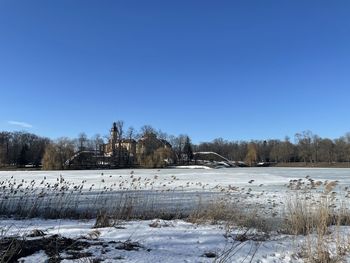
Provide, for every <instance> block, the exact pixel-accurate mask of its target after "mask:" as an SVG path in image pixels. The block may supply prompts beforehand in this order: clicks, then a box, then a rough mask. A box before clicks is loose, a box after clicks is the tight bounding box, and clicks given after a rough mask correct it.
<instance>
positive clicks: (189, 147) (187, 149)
mask: <svg viewBox="0 0 350 263" xmlns="http://www.w3.org/2000/svg"><path fill="white" fill-rule="evenodd" d="M183 153H184V154H185V156H186V161H187V164H189V163H190V161H191V160H192V159H193V150H192V143H191V139H190V138H189V137H188V136H186V140H185V144H184V148H183Z"/></svg>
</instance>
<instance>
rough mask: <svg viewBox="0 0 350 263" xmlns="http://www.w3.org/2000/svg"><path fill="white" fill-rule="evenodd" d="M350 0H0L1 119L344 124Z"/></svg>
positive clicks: (84, 125)
mask: <svg viewBox="0 0 350 263" xmlns="http://www.w3.org/2000/svg"><path fill="white" fill-rule="evenodd" d="M349 13H350V2H349V1H347V0H344V1H341V0H339V1H322V0H314V1H312V0H310V1H305V0H300V1H297V0H290V1H286V0H275V1H270V0H266V1H261V0H256V1H253V0H242V1H202V0H201V1H199V0H198V1H189V0H186V1H181V0H180V1H163V0H160V1H152V0H148V1H143V0H142V1H141V0H140V1H132V0H131V1H117V0H115V1H107V0H105V1H97V0H95V1H89V0H81V1H79V0H76V1H71V0H59V1H58V0H56V1H47V0H42V1H36V0H33V1H17V0H0V91H1V95H0V130H18V129H25V130H28V131H30V132H33V133H37V134H40V135H45V136H48V137H51V138H57V137H60V136H63V135H65V136H70V137H75V136H77V135H78V133H80V132H82V131H85V132H86V133H87V134H88V135H89V136H91V135H93V134H95V133H101V134H102V135H103V134H106V133H107V132H108V129H109V128H110V126H111V123H112V122H113V121H115V120H124V121H125V124H126V126H129V125H132V126H134V127H135V128H139V127H140V126H142V125H143V124H150V125H152V126H154V127H155V128H160V129H162V130H164V131H166V132H168V133H170V134H179V133H187V134H188V135H190V136H191V137H192V139H193V141H194V142H200V141H208V140H212V139H214V138H216V137H223V138H225V139H229V140H240V139H247V140H249V139H268V138H281V139H282V138H284V136H285V135H289V136H291V137H293V136H294V134H295V133H296V132H299V131H303V130H312V131H313V132H315V133H317V134H319V135H320V136H322V137H330V138H335V137H339V136H341V135H343V134H344V133H346V132H348V131H350V122H349V117H350V107H349V102H350V15H349Z"/></svg>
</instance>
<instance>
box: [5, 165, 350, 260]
mask: <svg viewBox="0 0 350 263" xmlns="http://www.w3.org/2000/svg"><path fill="white" fill-rule="evenodd" d="M348 186H350V169H316V168H313V169H310V168H309V169H306V168H305V169H304V168H232V169H162V170H148V169H147V170H146V169H140V170H138V169H137V170H104V171H102V170H91V171H52V172H51V171H50V172H47V171H36V172H23V171H18V172H13V171H11V172H5V171H2V172H0V189H1V192H0V201H1V202H0V212H1V216H2V218H3V219H2V220H1V221H0V237H1V238H2V242H0V245H1V244H3V246H5V245H4V244H7V243H6V242H5V241H9V240H7V239H6V238H9V237H11V236H12V237H13V236H24V237H25V240H26V242H27V241H28V242H29V241H30V240H32V239H34V240H39V239H40V240H42V239H47V240H50V242H55V243H62V244H66V243H65V242H67V244H68V243H69V242H70V240H69V239H72V240H73V241H74V242H73V244H77V242H78V243H79V244H80V243H81V246H80V247H79V248H75V249H77V251H79V253H78V252H74V251H73V252H74V253H73V252H72V251H70V250H69V249H68V250H67V249H63V250H62V251H61V250H60V251H58V252H59V253H58V254H57V253H56V254H55V255H56V256H57V255H59V258H60V259H61V260H62V262H74V260H73V259H74V258H75V260H80V261H75V262H92V261H88V260H90V259H92V258H93V259H95V260H100V261H103V262H306V257H305V255H303V253H304V252H303V251H304V250H305V248H306V247H309V250H312V249H313V248H310V244H314V246H316V245H315V244H316V243H317V244H318V243H321V242H319V241H320V238H319V237H317V235H316V236H315V235H314V234H313V233H311V234H309V235H305V236H303V235H300V234H293V235H292V234H291V233H281V231H280V229H278V227H277V224H275V223H274V222H277V221H278V220H280V221H281V222H282V220H281V218H282V215H283V213H285V210H286V206H287V205H286V204H287V203H288V200H290V199H291V197H293V196H295V197H298V198H299V197H300V198H299V199H300V200H302V198H301V197H303V196H304V194H305V192H307V196H306V197H307V198H306V199H305V200H308V199H311V201H307V202H310V204H312V203H311V202H313V198H314V199H315V201H314V202H315V207H318V206H321V205H318V204H317V203H316V202H318V199H319V196H322V198H323V199H324V198H326V199H327V202H329V203H327V207H331V206H332V207H331V209H334V208H333V206H334V207H336V206H337V205H338V204H340V203H341V205H342V208H346V209H348V206H347V205H348V203H349V202H348V199H347V195H348V194H349V192H348V191H349V189H348V188H347V187H348ZM305 189H307V191H306V190H305ZM299 199H296V200H299ZM222 200H225V202H227V200H229V202H230V204H233V205H234V207H235V209H236V210H234V213H241V214H248V215H249V214H250V211H254V213H255V214H254V215H253V214H251V215H252V216H253V217H255V216H260V215H263V218H264V219H266V220H267V223H266V222H265V223H264V224H265V228H268V229H269V230H268V231H267V230H266V231H265V230H264V229H259V226H257V228H255V225H254V222H253V223H250V224H245V225H242V224H235V222H227V221H225V220H211V221H210V220H209V221H210V222H205V221H196V220H188V218H187V216H189V215H191V213H193V212H197V210H196V209H198V207H200V206H201V207H204V208H206V206H208V207H210V205H211V207H210V209H212V210H216V208H218V209H217V210H220V209H221V208H220V209H219V207H220V206H221V204H222ZM308 204H309V203H308ZM322 205H323V204H322ZM26 207H27V208H26ZM28 208H29V209H28ZM201 209H202V210H205V209H203V208H201ZM19 210H22V213H18V211H19ZM101 210H108V211H105V212H107V213H108V212H109V211H112V210H113V211H114V213H119V212H120V211H122V210H123V213H126V212H127V213H128V216H130V219H129V220H124V218H117V220H116V221H114V224H113V225H112V226H109V227H104V228H102V227H98V228H94V224H95V221H96V220H95V219H94V218H96V215H98V213H99V212H100V211H101ZM57 211H59V212H62V211H64V213H62V214H60V213H58V212H57ZM205 211H206V210H205ZM310 211H311V210H310ZM329 211H330V210H329ZM332 211H333V210H332ZM344 211H345V210H344ZM346 211H348V210H346ZM201 212H202V211H201ZM226 212H227V211H226V210H225V211H224V213H226ZM167 213H168V214H167ZM221 213H222V211H221ZM11 215H13V216H15V217H16V218H14V219H12V218H8V216H11ZM43 215H45V216H44V217H48V218H55V215H60V216H59V217H60V218H59V219H50V220H44V219H38V218H35V217H41V216H43ZM82 215H86V218H87V219H85V220H81V219H79V220H77V219H74V220H73V219H68V217H75V218H83V216H82ZM170 215H171V216H170ZM349 215H350V213H349ZM176 216H179V217H178V219H177V218H176ZM196 216H197V217H200V213H198V214H196ZM18 217H20V218H18ZM31 217H34V218H32V219H31ZM158 217H162V218H168V217H169V218H168V219H169V220H162V219H157V218H158ZM89 218H90V219H89ZM349 218H350V216H349ZM115 219H116V218H115ZM141 219H143V220H141ZM145 219H147V220H145ZM253 219H255V218H253ZM249 220H250V219H249ZM344 222H345V221H344ZM331 224H333V223H331ZM33 230H41V231H42V232H41V231H39V232H38V231H37V233H39V235H38V236H36V237H29V236H28V234H30V233H33ZM333 230H334V231H333ZM289 232H291V231H289ZM328 232H329V234H328ZM348 232H349V227H348V223H342V226H340V225H338V226H334V224H333V226H330V228H329V229H328V230H327V235H326V234H323V235H322V242H326V241H327V244H329V245H327V253H329V255H328V254H327V256H329V258H332V259H333V258H335V256H332V255H333V254H334V253H335V251H338V250H340V248H341V250H342V255H343V256H342V257H341V261H327V262H342V261H346V259H347V254H348V250H350V240H349V239H348V238H347V236H348V234H347V233H348ZM340 233H341V234H340ZM344 233H345V234H344ZM334 236H337V238H335V237H334ZM339 236H341V242H340V241H339V240H340V239H339ZM64 238H66V239H64ZM10 240H11V239H10ZM52 240H54V241H52ZM4 242H5V243H4ZM11 242H12V241H11ZM50 242H47V243H50ZM10 244H12V243H10ZM337 244H338V245H337ZM339 244H341V246H339ZM26 245H28V244H27V243H26ZM21 246H24V244H21ZM0 248H1V247H0ZM30 248H31V249H28V251H30V253H28V254H26V255H22V256H23V257H24V258H23V259H24V260H25V261H24V262H45V260H47V259H48V258H52V257H53V254H52V251H51V250H50V249H52V248H50V247H49V248H41V249H38V248H37V249H35V247H34V248H33V247H30ZM73 250H74V249H73ZM23 251H26V250H23ZM312 251H313V250H312ZM56 252H57V251H56ZM1 253H2V254H1ZM322 255H323V254H322ZM2 257H4V255H3V251H1V249H0V259H1V258H2ZM79 258H80V259H79ZM84 258H85V260H86V261H83V260H84ZM0 261H1V260H0ZM309 261H310V260H309ZM96 262H98V261H96ZM315 262H323V261H315ZM325 262H326V261H325ZM349 262H350V260H349Z"/></svg>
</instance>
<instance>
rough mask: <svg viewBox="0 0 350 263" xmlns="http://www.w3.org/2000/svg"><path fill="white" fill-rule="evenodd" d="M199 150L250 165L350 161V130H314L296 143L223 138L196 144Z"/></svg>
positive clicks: (299, 134)
mask: <svg viewBox="0 0 350 263" xmlns="http://www.w3.org/2000/svg"><path fill="white" fill-rule="evenodd" d="M194 150H195V151H213V152H217V153H218V154H221V155H222V156H224V157H226V158H228V159H230V160H235V161H245V162H246V163H247V164H249V165H253V164H254V163H257V162H276V163H292V162H303V163H320V162H325V163H334V162H350V133H347V134H346V135H344V136H341V137H340V138H336V139H329V138H321V137H320V136H318V135H317V134H314V133H312V132H311V131H303V132H300V133H296V134H295V137H294V142H292V141H291V139H290V138H289V137H285V139H284V140H278V139H270V140H252V141H227V140H224V139H222V138H218V139H214V140H213V141H212V142H203V143H200V144H198V145H195V146H194Z"/></svg>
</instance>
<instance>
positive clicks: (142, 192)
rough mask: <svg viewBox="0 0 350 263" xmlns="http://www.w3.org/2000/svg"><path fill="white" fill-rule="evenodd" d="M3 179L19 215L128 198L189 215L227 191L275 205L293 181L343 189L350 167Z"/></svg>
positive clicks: (137, 204)
mask: <svg viewBox="0 0 350 263" xmlns="http://www.w3.org/2000/svg"><path fill="white" fill-rule="evenodd" d="M0 178H1V179H0V183H1V185H0V187H1V188H0V189H1V192H0V201H1V206H0V208H1V211H0V212H1V213H3V214H4V213H5V214H6V213H10V214H11V213H16V212H17V210H18V209H19V208H18V207H20V208H21V209H22V208H23V206H28V207H30V206H35V208H36V209H37V208H40V209H46V210H47V209H54V208H57V209H58V208H59V209H61V210H63V209H69V210H72V211H73V210H74V211H75V212H77V211H78V212H79V213H81V212H82V211H85V210H88V211H89V212H90V213H96V211H99V210H100V209H103V208H108V209H114V210H120V209H122V208H123V207H125V206H126V205H128V204H127V202H130V204H129V205H132V206H133V208H134V211H136V210H137V211H141V210H145V211H149V213H150V214H151V213H153V212H154V210H155V209H157V210H159V209H160V210H164V211H167V212H169V211H172V212H174V213H175V212H176V213H180V212H181V213H186V212H188V211H191V210H193V209H194V208H195V207H196V206H198V204H210V203H213V202H215V200H217V199H218V198H222V197H227V196H228V195H229V197H230V198H232V200H234V202H237V203H238V202H241V203H243V202H244V203H245V204H247V203H250V204H254V205H259V204H262V205H264V207H265V208H266V209H271V207H276V204H278V203H281V202H283V201H284V200H285V198H286V196H288V194H289V193H290V191H291V190H290V189H288V187H287V186H288V184H289V182H290V181H291V180H298V179H303V180H306V178H312V179H313V180H315V181H322V182H324V181H338V184H337V187H336V188H334V191H338V192H339V191H340V190H342V189H344V188H345V187H346V186H350V169H334V168H331V169H324V168H269V167H266V168H265V167H264V168H229V169H159V170H158V169H135V170H132V169H121V170H83V171H28V172H26V171H8V172H7V171H1V172H0ZM38 196H40V199H39V201H38V198H37V197H38ZM131 203H132V204H131ZM270 206H271V207H270ZM92 211H94V212H92ZM39 215H40V214H39Z"/></svg>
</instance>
